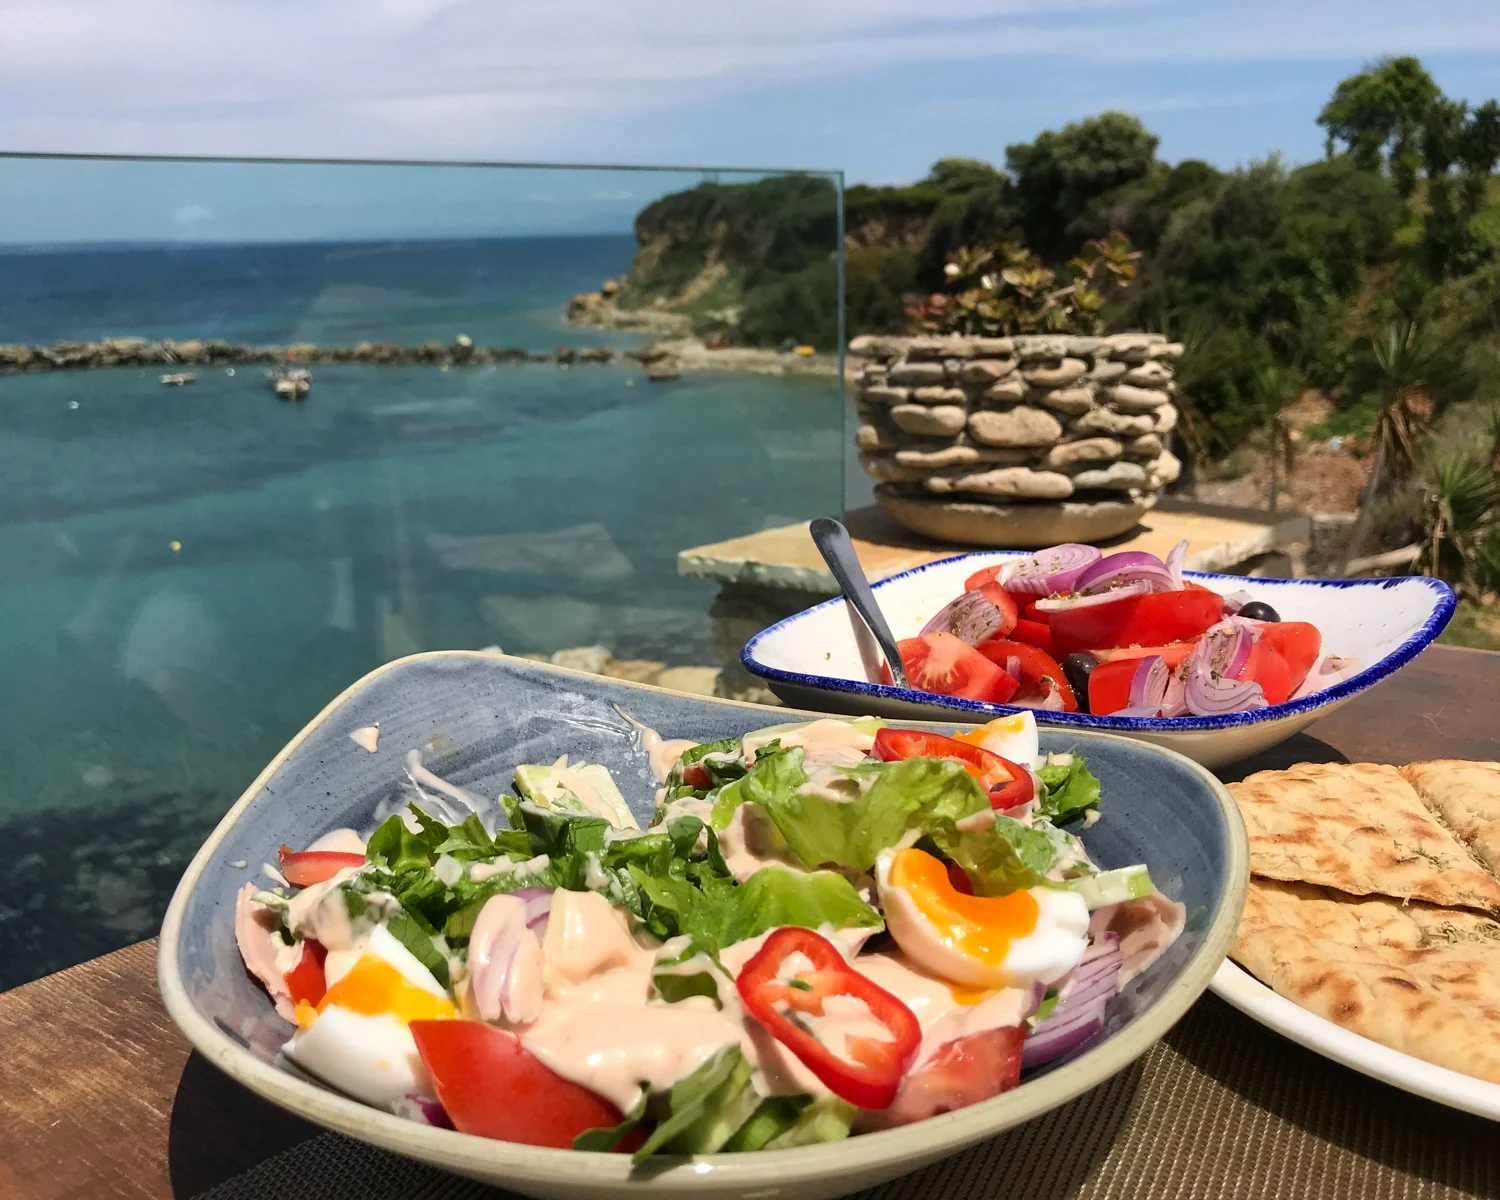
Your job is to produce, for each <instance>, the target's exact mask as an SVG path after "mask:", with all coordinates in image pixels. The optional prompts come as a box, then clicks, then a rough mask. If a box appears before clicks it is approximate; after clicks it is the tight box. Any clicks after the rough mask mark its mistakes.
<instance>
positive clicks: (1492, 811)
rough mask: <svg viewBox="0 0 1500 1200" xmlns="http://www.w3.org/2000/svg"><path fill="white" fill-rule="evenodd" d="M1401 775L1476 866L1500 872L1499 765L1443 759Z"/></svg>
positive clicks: (1413, 767) (1407, 770)
mask: <svg viewBox="0 0 1500 1200" xmlns="http://www.w3.org/2000/svg"><path fill="white" fill-rule="evenodd" d="M1401 774H1402V775H1404V776H1405V777H1406V779H1407V780H1408V782H1410V783H1411V785H1412V786H1413V787H1414V788H1416V789H1417V793H1418V794H1419V795H1420V796H1421V797H1422V799H1423V801H1425V802H1426V803H1427V805H1428V806H1429V807H1431V808H1432V809H1433V810H1434V811H1435V812H1437V813H1438V814H1439V815H1440V816H1441V817H1442V818H1443V820H1444V821H1446V822H1447V823H1448V824H1449V825H1450V826H1451V827H1452V828H1453V829H1454V831H1455V832H1457V834H1458V836H1459V837H1460V838H1462V839H1463V840H1464V842H1465V844H1467V845H1468V847H1469V849H1470V850H1472V851H1473V852H1474V855H1475V857H1476V858H1478V859H1479V861H1480V862H1482V863H1484V864H1485V865H1486V866H1487V867H1489V868H1490V869H1491V870H1492V871H1500V763H1495V762H1464V761H1462V760H1460V759H1452V758H1443V759H1437V760H1435V761H1433V762H1419V763H1412V764H1411V766H1409V767H1402V768H1401Z"/></svg>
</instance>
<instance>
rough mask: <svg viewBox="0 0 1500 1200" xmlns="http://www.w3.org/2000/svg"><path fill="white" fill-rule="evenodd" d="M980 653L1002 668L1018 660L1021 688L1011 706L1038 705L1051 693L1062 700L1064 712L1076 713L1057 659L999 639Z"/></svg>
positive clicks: (1074, 698) (1075, 707)
mask: <svg viewBox="0 0 1500 1200" xmlns="http://www.w3.org/2000/svg"><path fill="white" fill-rule="evenodd" d="M979 653H980V654H982V655H984V657H985V658H987V659H989V660H990V661H991V662H992V663H995V664H997V665H998V666H1000V667H1002V668H1003V667H1004V666H1005V665H1006V663H1008V662H1009V661H1010V660H1011V659H1012V658H1014V659H1016V660H1017V662H1018V663H1019V665H1020V670H1021V686H1020V688H1019V689H1018V690H1017V691H1016V692H1015V694H1014V696H1013V697H1012V701H1013V702H1014V703H1016V704H1039V703H1041V702H1042V701H1043V700H1045V699H1046V698H1047V692H1048V690H1049V689H1050V690H1053V691H1056V692H1057V694H1058V695H1059V696H1061V697H1062V705H1063V711H1064V712H1077V711H1078V700H1077V697H1075V696H1074V695H1073V689H1072V688H1071V687H1070V686H1069V685H1068V679H1067V676H1065V675H1064V674H1063V669H1062V667H1061V666H1059V665H1058V662H1057V659H1055V658H1053V657H1052V656H1051V655H1050V654H1048V653H1047V652H1046V651H1045V650H1039V649H1037V647H1035V646H1028V645H1027V644H1026V643H1025V642H1014V641H1006V640H1005V639H1003V638H1000V639H996V640H995V641H991V642H985V644H984V645H982V646H980V647H979Z"/></svg>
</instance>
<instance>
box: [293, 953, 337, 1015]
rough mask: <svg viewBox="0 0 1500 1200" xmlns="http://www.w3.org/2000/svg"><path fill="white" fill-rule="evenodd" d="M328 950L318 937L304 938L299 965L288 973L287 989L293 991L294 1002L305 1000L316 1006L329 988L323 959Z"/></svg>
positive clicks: (299, 1002) (298, 960) (300, 1002)
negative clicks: (324, 972)
mask: <svg viewBox="0 0 1500 1200" xmlns="http://www.w3.org/2000/svg"><path fill="white" fill-rule="evenodd" d="M327 957H328V951H327V950H326V949H325V948H324V946H323V943H322V942H320V941H318V940H317V938H304V939H303V940H302V955H301V957H300V958H298V959H297V965H296V966H295V967H293V968H292V969H291V970H290V971H288V972H287V973H286V976H285V978H286V990H287V991H288V992H290V993H291V997H292V1003H293V1004H302V1003H303V1002H304V1001H305V1002H306V1003H308V1004H311V1005H312V1006H313V1007H314V1008H316V1007H317V1006H318V1002H319V1001H320V1000H322V999H323V993H324V992H326V991H327V990H328V980H327V977H326V976H325V975H324V974H323V960H324V959H326V958H327Z"/></svg>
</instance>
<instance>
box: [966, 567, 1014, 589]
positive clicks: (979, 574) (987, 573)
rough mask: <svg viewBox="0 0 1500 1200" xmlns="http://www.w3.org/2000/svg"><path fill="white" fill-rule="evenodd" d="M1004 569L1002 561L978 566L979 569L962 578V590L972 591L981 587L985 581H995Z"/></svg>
mask: <svg viewBox="0 0 1500 1200" xmlns="http://www.w3.org/2000/svg"><path fill="white" fill-rule="evenodd" d="M1004 569H1005V564H1004V563H996V564H995V565H994V566H993V567H980V568H979V570H977V571H975V572H974V574H972V575H970V576H969V577H968V578H967V579H965V580H964V591H966V592H972V591H974V590H975V589H976V588H982V587H983V586H984V585H985V584H987V583H994V582H996V581H997V580H998V579H999V578H1000V572H1001V571H1003V570H1004Z"/></svg>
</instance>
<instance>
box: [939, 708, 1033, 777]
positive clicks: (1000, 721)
mask: <svg viewBox="0 0 1500 1200" xmlns="http://www.w3.org/2000/svg"><path fill="white" fill-rule="evenodd" d="M953 737H954V740H955V741H960V742H968V743H969V744H970V745H971V746H978V747H979V748H980V749H982V750H988V751H989V752H990V753H991V754H998V755H999V756H1000V757H1001V758H1008V759H1010V761H1011V762H1013V763H1015V764H1016V765H1017V766H1021V767H1034V766H1035V765H1036V760H1037V759H1038V758H1039V757H1040V756H1041V752H1042V750H1041V742H1040V741H1038V739H1037V734H1036V718H1035V717H1034V716H1032V715H1031V714H1030V713H1029V712H1020V713H1016V715H1015V716H1013V717H997V718H996V719H995V720H993V721H991V722H989V723H988V724H987V725H981V726H980V727H979V728H978V729H970V730H969V731H968V732H966V733H955V734H954V735H953Z"/></svg>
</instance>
